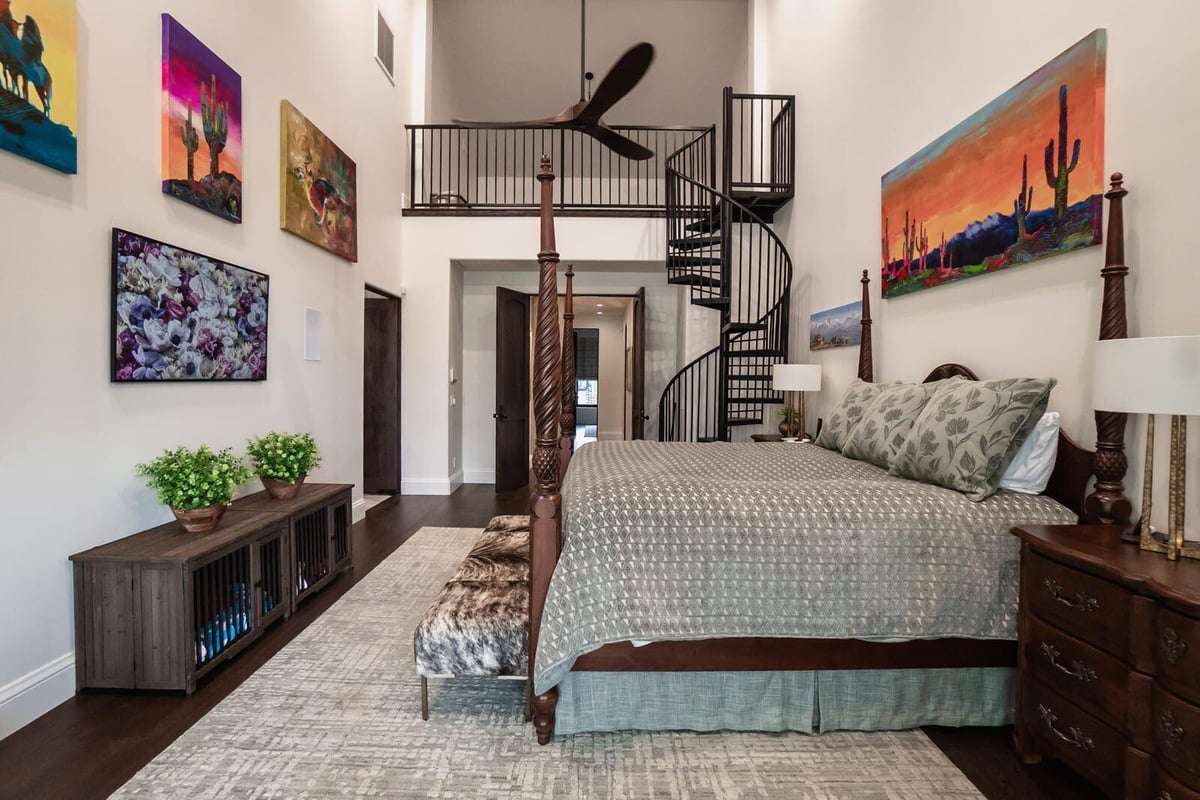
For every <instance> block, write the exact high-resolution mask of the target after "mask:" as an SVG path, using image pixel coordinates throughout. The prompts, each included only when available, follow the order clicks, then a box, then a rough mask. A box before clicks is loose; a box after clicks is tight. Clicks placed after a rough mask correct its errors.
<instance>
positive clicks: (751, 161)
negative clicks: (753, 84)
mask: <svg viewBox="0 0 1200 800" xmlns="http://www.w3.org/2000/svg"><path fill="white" fill-rule="evenodd" d="M723 106H724V109H725V112H724V116H725V118H724V120H723V126H722V127H723V129H724V130H723V131H722V133H723V134H724V136H725V148H724V153H723V158H722V161H723V163H722V165H721V173H722V175H723V176H724V179H725V183H724V187H725V193H726V194H732V195H734V196H735V197H743V198H744V197H746V196H747V194H748V193H756V194H767V195H770V194H777V195H787V196H788V197H789V198H790V197H791V195H792V193H793V192H794V189H795V185H796V157H795V153H796V99H795V97H793V96H792V95H783V94H742V93H738V92H734V91H733V90H732V89H730V88H726V89H725V102H724V104H723Z"/></svg>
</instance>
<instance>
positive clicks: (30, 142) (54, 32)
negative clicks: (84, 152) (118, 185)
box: [0, 0, 78, 174]
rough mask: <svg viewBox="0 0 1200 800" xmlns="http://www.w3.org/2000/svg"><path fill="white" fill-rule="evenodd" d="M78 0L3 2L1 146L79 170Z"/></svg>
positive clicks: (0, 5) (59, 167)
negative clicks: (77, 138) (77, 134)
mask: <svg viewBox="0 0 1200 800" xmlns="http://www.w3.org/2000/svg"><path fill="white" fill-rule="evenodd" d="M76 37H77V33H76V16H75V0H0V148H2V149H4V150H9V151H12V152H13V153H16V154H18V155H21V156H24V157H25V158H28V159H31V160H33V161H37V162H40V163H42V164H45V165H46V166H49V167H53V168H54V169H57V170H60V171H62V172H66V173H69V174H74V173H75V172H76V171H77V170H78V143H77V141H76V138H75V130H76V129H77V128H78V119H77V108H76V95H77V92H78V87H77V74H76V73H77V58H78V52H77V49H78V46H77V38H76Z"/></svg>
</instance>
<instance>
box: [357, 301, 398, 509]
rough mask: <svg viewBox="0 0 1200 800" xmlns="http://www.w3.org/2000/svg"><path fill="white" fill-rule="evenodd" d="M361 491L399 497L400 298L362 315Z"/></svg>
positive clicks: (369, 308)
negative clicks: (397, 495)
mask: <svg viewBox="0 0 1200 800" xmlns="http://www.w3.org/2000/svg"><path fill="white" fill-rule="evenodd" d="M363 492H364V493H366V494H398V493H399V492H400V299H399V298H397V297H368V298H366V308H365V310H364V313H363Z"/></svg>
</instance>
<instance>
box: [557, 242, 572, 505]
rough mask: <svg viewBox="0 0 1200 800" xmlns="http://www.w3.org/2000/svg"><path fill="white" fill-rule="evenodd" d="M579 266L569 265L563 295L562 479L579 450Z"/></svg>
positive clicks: (559, 475) (560, 472)
mask: <svg viewBox="0 0 1200 800" xmlns="http://www.w3.org/2000/svg"><path fill="white" fill-rule="evenodd" d="M574 283H575V265H574V264H567V294H566V296H565V297H564V298H563V332H562V419H561V420H560V422H559V434H558V435H559V440H558V447H559V468H558V477H559V481H560V482H561V481H562V479H563V478H565V477H566V476H567V465H568V464H570V463H571V454H572V453H574V452H575V400H576V397H575V286H574Z"/></svg>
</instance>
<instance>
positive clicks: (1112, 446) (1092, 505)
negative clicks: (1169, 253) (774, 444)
mask: <svg viewBox="0 0 1200 800" xmlns="http://www.w3.org/2000/svg"><path fill="white" fill-rule="evenodd" d="M1123 182H1124V176H1122V175H1121V173H1119V172H1115V173H1113V175H1112V184H1111V186H1110V188H1109V190H1108V192H1106V193H1105V195H1104V196H1105V197H1106V198H1107V199H1108V203H1109V204H1108V233H1107V237H1108V238H1107V241H1108V246H1107V248H1106V250H1105V257H1104V268H1103V269H1102V270H1100V275H1101V277H1103V279H1104V300H1103V304H1102V306H1101V311H1100V336H1099V338H1100V339H1102V340H1103V339H1124V338H1125V337H1126V336H1127V335H1128V322H1127V319H1126V314H1125V276H1126V275H1128V274H1129V267H1128V266H1126V265H1125V264H1124V263H1123V262H1124V261H1125V222H1124V215H1123V212H1122V201H1123V200H1124V198H1125V195H1127V194H1129V191H1128V190H1127V189H1125V188H1124V187H1123V186H1122V184H1123ZM860 283H862V305H863V308H862V343H861V346H860V347H859V350H858V377H859V378H860V379H862V380H864V381H868V382H871V381H874V379H875V364H874V358H873V353H872V350H873V347H872V340H871V294H870V283H871V279H870V276H869V274H868V271H867V270H865V269H864V270H863V272H862V280H861V281H860ZM955 376H959V377H962V378H966V379H967V380H972V381H977V380H979V377H978V376H977V375H976V374H975V372H974V371H973V370H971V369H970V368H969V367H965V366H963V365H962V364H939V365H938V366H936V367H934V368H933V370H932V371H931V372H930V373H929V374H928V375H927V376H926V377H925V381H924V382H925V383H929V382H930V381H939V380H945V379H946V378H953V377H955ZM1095 414H1096V439H1097V441H1096V449H1095V450H1094V451H1092V450H1088V449H1087V448H1084V447H1080V446H1079V445H1078V444H1077V443H1076V442H1075V441H1074V440H1073V439H1071V437H1070V436H1068V435H1067V434H1066V433H1064V432H1063V431H1062V429H1059V432H1058V457H1057V459H1056V460H1055V462H1054V472H1053V473H1052V474H1051V476H1050V483H1049V484H1048V485H1047V486H1046V491H1045V492H1043V494H1045V495H1047V496H1049V497H1052V498H1054V499H1055V500H1057V501H1058V502H1059V503H1061V504H1062V505H1064V506H1066V507H1067V508H1069V509H1071V510H1072V511H1074V512H1075V513H1076V514H1078V515H1079V518H1080V522H1086V523H1104V524H1110V525H1119V526H1120V527H1121V528H1122V530H1123V531H1125V532H1126V533H1128V532H1129V531H1131V529H1132V525H1131V521H1130V517H1132V515H1133V508H1132V505H1131V504H1130V502H1129V498H1128V497H1126V496H1125V487H1124V485H1123V484H1122V481H1123V480H1124V478H1125V471H1126V468H1127V466H1128V462H1127V460H1126V456H1125V422H1126V415H1125V414H1116V413H1113V412H1111V411H1096V412H1095ZM1092 476H1095V478H1096V486H1095V489H1094V490H1093V491H1092V492H1091V493H1090V494H1087V486H1088V483H1089V482H1090V481H1091V479H1092Z"/></svg>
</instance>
